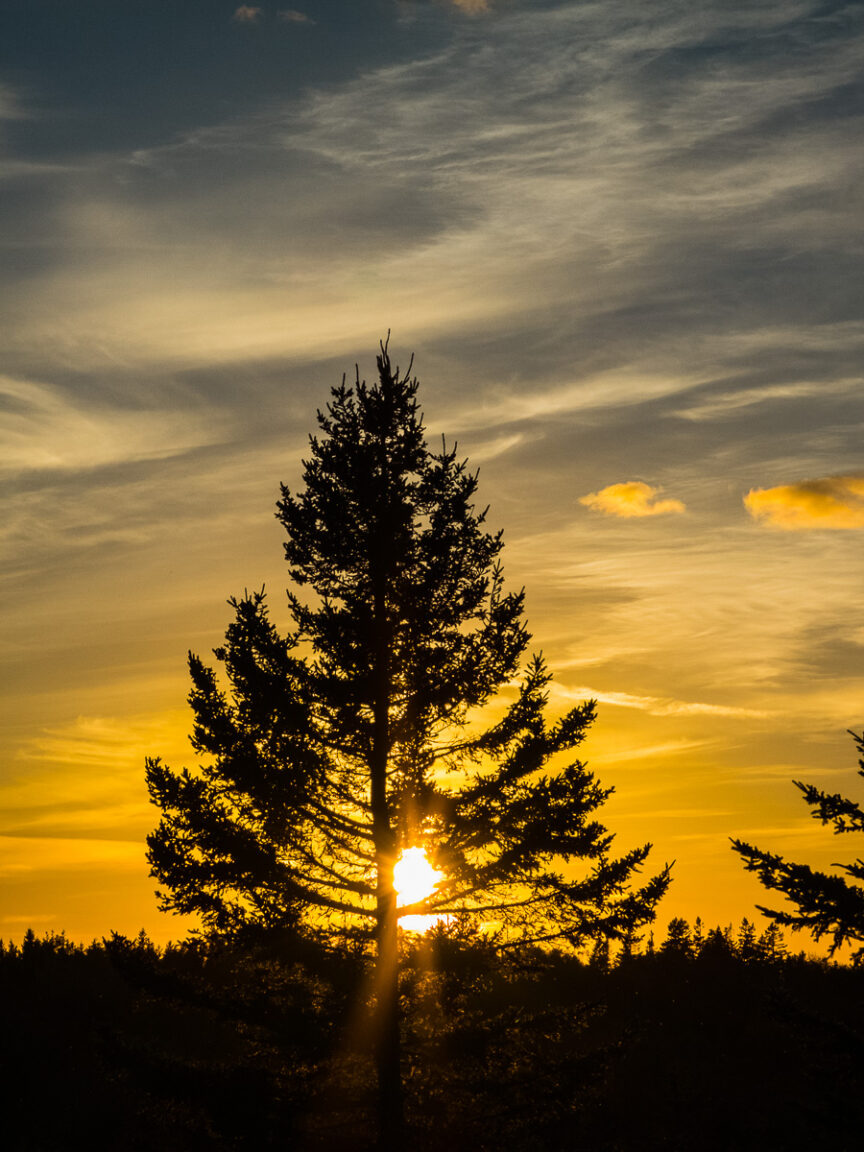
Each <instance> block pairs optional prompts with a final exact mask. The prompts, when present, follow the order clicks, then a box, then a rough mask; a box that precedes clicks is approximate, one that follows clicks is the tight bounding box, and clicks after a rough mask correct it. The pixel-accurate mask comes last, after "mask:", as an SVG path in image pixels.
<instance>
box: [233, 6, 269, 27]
mask: <svg viewBox="0 0 864 1152" xmlns="http://www.w3.org/2000/svg"><path fill="white" fill-rule="evenodd" d="M263 11H264V9H263V8H253V7H252V5H251V4H241V5H240V7H239V8H238V9H237V10H236V11H235V13H234V15H233V17H232V19H233V20H235V21H236V22H237V23H238V24H256V23H257V21H258V17H259V16H260V15H261V13H262V12H263Z"/></svg>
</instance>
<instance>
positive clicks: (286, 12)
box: [276, 8, 315, 24]
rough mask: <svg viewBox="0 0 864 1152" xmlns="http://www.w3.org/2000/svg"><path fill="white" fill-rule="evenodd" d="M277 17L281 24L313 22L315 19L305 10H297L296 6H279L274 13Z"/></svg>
mask: <svg viewBox="0 0 864 1152" xmlns="http://www.w3.org/2000/svg"><path fill="white" fill-rule="evenodd" d="M276 17H277V19H279V20H281V21H282V23H283V24H314V23H315V21H314V20H313V19H312V17H311V16H307V15H306V13H305V12H298V11H297V9H296V8H280V9H279V11H278V12H277V13H276Z"/></svg>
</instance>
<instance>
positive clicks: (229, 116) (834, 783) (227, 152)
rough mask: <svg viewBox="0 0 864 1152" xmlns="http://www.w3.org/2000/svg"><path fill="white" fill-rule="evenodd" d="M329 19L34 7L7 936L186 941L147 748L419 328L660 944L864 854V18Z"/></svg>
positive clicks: (16, 310)
mask: <svg viewBox="0 0 864 1152" xmlns="http://www.w3.org/2000/svg"><path fill="white" fill-rule="evenodd" d="M297 2H298V4H300V7H299V8H297V9H288V8H280V7H278V6H277V5H276V4H269V3H262V4H261V5H260V6H258V5H244V6H241V7H237V5H236V4H235V3H222V2H221V0H183V2H182V3H168V2H164V0H123V2H122V3H118V2H117V0H112V2H110V3H109V2H108V0H80V2H75V3H70V2H69V0H4V3H3V4H2V7H0V242H2V261H0V390H2V395H0V412H2V415H0V444H2V451H0V470H2V472H0V475H2V484H0V501H2V518H0V529H2V556H0V577H2V589H3V595H2V598H0V619H2V624H0V628H2V635H3V638H4V642H3V645H2V651H0V661H2V684H3V693H2V734H0V885H2V887H0V936H3V937H5V938H7V939H8V938H9V937H12V938H13V939H17V938H20V936H21V934H22V933H23V931H24V930H25V928H26V927H27V926H28V925H32V926H33V928H34V929H35V930H36V931H37V932H39V933H41V932H43V931H45V930H47V929H49V928H51V929H57V930H59V929H66V930H67V932H68V933H69V934H70V935H71V936H72V937H73V938H75V939H84V940H87V939H90V938H91V937H93V936H101V935H104V934H107V933H108V932H109V930H111V929H116V930H118V931H123V932H137V930H138V929H139V928H140V927H142V926H144V927H146V929H147V930H148V932H150V934H151V935H152V936H153V937H154V939H156V940H159V941H165V940H167V939H169V938H172V937H173V938H176V937H177V936H178V935H180V934H181V933H182V926H181V925H180V924H179V923H178V922H177V921H176V920H172V919H171V918H170V917H168V916H166V915H164V914H161V913H159V912H158V911H157V908H156V901H155V899H154V897H153V889H154V887H155V882H154V881H153V880H151V879H150V878H149V877H148V874H147V864H146V862H145V860H144V837H145V835H146V834H147V832H148V831H150V830H151V828H152V827H153V825H154V823H155V822H156V820H157V813H156V811H155V809H153V808H152V807H151V806H150V804H149V802H148V799H147V795H146V790H145V787H144V773H143V762H144V757H145V755H147V754H151V755H162V756H163V757H164V758H165V759H166V760H167V761H168V762H169V763H171V764H172V765H174V766H179V765H180V764H182V763H187V764H190V765H191V764H193V763H194V754H193V753H192V751H191V749H190V748H189V746H188V742H187V737H186V734H187V732H188V730H189V726H190V724H189V720H190V714H189V712H188V709H187V707H186V703H185V699H186V694H187V691H188V680H187V673H186V665H185V659H186V651H187V649H189V648H192V649H193V650H194V651H197V652H199V653H202V654H204V655H205V656H206V655H207V654H208V653H209V652H210V650H211V649H212V648H213V647H214V646H215V645H217V644H218V643H219V642H220V641H221V638H222V634H223V632H224V628H225V626H226V625H227V623H228V621H229V618H230V609H229V608H228V607H227V605H226V603H225V602H226V599H227V598H228V597H229V596H230V595H235V594H242V592H243V590H244V588H250V589H252V588H260V587H261V585H262V584H264V585H266V587H267V589H268V590H269V593H270V599H271V605H272V609H273V614H274V617H275V618H276V619H277V621H281V622H286V621H287V612H286V611H285V607H284V597H283V590H284V588H285V584H286V580H287V574H286V571H285V566H284V562H283V561H282V547H281V541H282V529H281V528H280V526H279V525H278V524H277V522H276V520H275V518H274V515H273V513H274V506H275V501H276V498H277V496H278V486H279V482H280V481H284V482H285V483H287V484H288V485H289V486H292V487H295V486H296V485H297V482H298V479H299V474H300V459H301V456H302V455H303V453H304V448H305V443H306V438H307V436H308V434H309V432H310V431H312V429H313V427H314V421H315V410H316V408H317V407H319V406H321V405H323V404H324V403H325V401H326V399H327V396H328V389H329V388H330V387H331V386H332V385H334V384H336V383H338V382H339V380H340V379H341V375H342V372H343V371H345V370H348V371H349V372H353V365H354V363H355V361H356V362H359V364H360V368H361V372H363V373H364V374H365V375H367V377H368V376H370V375H372V374H373V373H374V352H375V349H376V345H377V342H378V340H379V339H380V338H382V337H383V336H384V335H385V334H386V332H387V330H388V329H391V330H392V339H391V351H392V352H393V353H394V358H395V359H397V360H398V361H399V362H400V364H402V366H403V367H404V366H405V364H406V363H407V361H408V359H409V357H410V354H411V353H412V352H414V353H415V370H416V372H417V375H418V376H419V378H420V381H421V392H420V396H421V400H422V404H423V408H424V411H425V413H426V422H427V428H428V431H429V434H430V438H433V439H434V438H438V437H440V435H441V433H446V435H447V438H448V441H450V440H451V439H457V440H458V442H459V445H460V448H461V449H463V450H464V453H465V455H466V456H467V457H468V458H469V459H470V460H471V462H472V463H474V464H477V465H479V467H480V496H481V499H482V502H483V503H484V504H485V503H487V502H488V503H489V504H490V505H491V508H490V513H489V523H490V525H491V526H492V527H494V528H496V529H497V528H503V529H504V539H505V542H506V543H505V550H504V553H503V559H504V570H505V575H506V577H507V580H508V584H509V585H510V586H511V587H520V586H522V585H524V586H525V588H526V590H527V617H528V621H529V625H530V627H531V631H532V633H533V636H534V646H535V648H537V649H542V651H543V652H544V654H545V656H546V658H547V660H548V662H549V664H550V667H551V670H552V671H553V673H554V675H555V685H554V688H553V692H552V701H551V703H552V705H553V707H554V708H555V709H558V710H563V709H564V708H566V707H567V706H568V705H569V704H570V703H571V702H574V701H578V700H579V699H582V698H584V697H587V696H593V697H595V698H596V699H597V700H598V701H599V702H600V708H599V717H598V721H597V724H596V726H595V728H594V730H593V732H592V734H591V736H590V737H589V739H588V741H587V743H586V745H585V746H584V757H585V759H586V760H587V761H588V762H589V763H590V764H591V766H592V767H593V768H595V769H596V771H597V772H598V774H599V776H600V778H601V779H602V780H603V782H604V783H606V784H610V785H614V786H615V788H616V794H615V796H614V798H613V799H612V800H611V801H610V802H609V803H608V805H607V807H606V809H605V817H606V819H607V821H608V823H609V826H610V828H611V829H612V830H613V831H615V832H617V834H618V839H617V841H616V847H617V848H618V849H621V850H623V849H625V848H630V847H633V846H635V845H636V844H638V843H641V842H643V841H644V840H649V839H650V840H651V841H653V843H654V844H655V850H654V853H653V861H654V863H655V865H656V866H659V865H661V864H662V863H663V862H664V861H666V860H672V859H675V860H676V864H675V868H674V875H675V881H674V883H673V886H672V889H671V891H670V894H669V896H668V897H667V898H666V900H665V901H664V903H663V905H661V909H660V915H659V919H660V922H661V924H665V922H666V921H668V919H669V918H670V917H671V916H673V915H684V916H686V917H688V918H689V919H691V920H692V919H693V918H694V917H695V916H696V915H701V916H702V917H703V919H706V920H707V921H708V922H709V923H711V924H713V923H717V922H721V923H727V922H728V921H730V920H734V921H737V920H739V919H740V917H741V916H743V915H747V916H752V915H753V914H754V913H753V905H754V903H755V902H756V901H759V900H762V899H764V893H763V890H762V889H761V888H760V887H759V885H758V882H757V881H756V880H755V879H754V878H753V877H752V876H748V875H747V874H745V873H744V872H743V869H742V867H741V864H740V861H739V859H738V857H736V856H734V855H733V853H732V852H731V851H730V849H729V837H730V836H739V837H742V838H744V839H749V840H751V841H752V842H754V843H756V844H758V845H759V846H760V847H764V848H771V849H773V850H776V851H779V852H781V853H783V854H784V855H789V856H790V857H792V858H793V859H798V860H806V861H807V862H809V863H811V864H813V865H816V866H820V867H827V866H828V865H829V863H830V862H832V861H835V860H844V859H845V860H849V859H852V858H853V857H854V856H855V855H857V854H860V851H861V848H860V845H854V844H847V843H844V842H842V841H837V840H836V839H834V838H833V837H832V836H831V835H830V832H829V831H828V830H826V829H823V828H822V827H821V826H820V825H818V824H817V823H816V822H815V821H813V820H812V819H811V818H810V817H809V814H808V809H807V808H806V806H805V805H804V804H803V802H802V800H801V799H800V796H799V794H798V792H797V790H796V789H795V788H794V787H793V786H792V784H791V781H792V779H804V780H809V781H812V782H814V783H817V784H818V785H819V786H820V787H823V788H827V789H829V790H832V791H842V792H844V793H846V794H849V795H853V796H855V797H856V798H859V799H860V797H861V789H860V787H859V786H860V781H859V780H858V779H857V777H856V776H855V771H854V770H855V767H856V761H855V755H854V746H853V744H852V741H851V739H850V737H849V736H848V735H847V734H846V729H848V728H853V729H857V730H858V731H860V730H861V728H862V727H864V452H862V432H864V378H862V367H861V365H862V351H864V307H862V305H864V263H862V231H861V224H862V206H864V191H862V190H864V148H862V140H864V80H862V77H864V7H862V6H861V5H860V4H857V3H848V4H843V3H831V2H824V3H817V2H815V0H801V2H795V0H751V2H748V3H729V2H728V0H726V2H724V0H652V2H651V3H648V2H647V0H618V2H616V3H614V4H613V3H592V2H586V3H574V2H567V0H557V2H556V0H532V2H528V0H486V2H485V3H484V2H483V0H459V2H456V0H451V2H445V0H439V2H426V3H421V2H419V0H418V2H408V0H297ZM769 902H770V901H769ZM807 943H808V942H807V941H806V939H802V940H801V944H800V946H805V945H807Z"/></svg>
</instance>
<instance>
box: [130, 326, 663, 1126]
mask: <svg viewBox="0 0 864 1152" xmlns="http://www.w3.org/2000/svg"><path fill="white" fill-rule="evenodd" d="M378 375H379V379H378V382H377V383H376V384H375V385H374V386H367V385H366V383H365V381H361V380H360V378H359V372H358V375H357V379H356V381H355V383H354V385H353V387H349V386H347V385H346V383H345V380H344V378H343V381H342V385H341V387H339V388H336V389H334V390H333V393H332V399H331V402H330V404H329V405H328V407H327V410H326V411H325V412H323V413H321V412H319V414H318V423H319V425H320V429H321V435H320V437H312V438H311V440H310V455H309V459H308V460H306V461H305V462H304V469H305V471H304V480H305V490H304V491H303V492H301V493H300V494H298V495H293V494H292V493H290V492H289V491H288V489H287V488H284V487H283V489H282V499H281V500H280V501H279V503H278V512H277V517H278V519H279V520H280V521H281V523H282V524H283V525H284V527H285V529H286V531H287V536H288V540H287V543H286V544H285V554H286V559H287V561H288V565H289V572H290V575H291V578H292V580H293V581H294V584H295V586H298V587H299V588H308V589H309V590H310V593H311V595H310V596H309V598H308V599H307V600H301V599H300V597H299V595H298V594H296V593H294V592H290V593H289V597H288V601H289V606H290V611H291V616H292V619H293V627H292V630H291V631H290V632H289V633H288V635H285V636H283V635H281V634H280V633H279V632H278V631H277V630H276V628H275V626H274V625H273V623H272V622H271V621H270V619H269V616H268V613H267V608H266V604H265V598H264V593H263V592H260V593H253V594H251V595H250V594H248V593H247V594H246V595H244V597H243V598H242V599H240V600H232V601H231V604H232V606H233V608H234V612H235V617H234V620H233V622H232V623H231V625H230V626H229V628H228V631H227V634H226V643H225V645H224V646H223V647H221V648H218V649H216V650H215V655H216V658H217V660H218V661H219V663H220V664H221V665H222V666H223V668H224V671H225V674H226V676H227V681H228V687H227V691H226V690H225V689H224V688H223V687H221V686H220V684H219V682H218V681H217V677H216V674H215V672H214V671H213V670H212V669H211V668H210V667H208V666H206V665H205V664H204V663H203V662H202V661H201V660H200V659H199V658H198V657H197V656H194V655H192V654H190V658H189V665H190V671H191V675H192V684H193V687H192V692H191V694H190V703H191V706H192V709H193V712H194V717H195V723H194V732H193V738H192V743H193V747H194V748H195V749H196V751H198V752H199V753H201V754H202V755H203V756H204V757H205V762H204V764H203V765H202V766H201V767H200V768H199V769H197V770H195V771H190V770H188V769H183V771H182V772H179V773H177V772H174V771H172V770H171V769H170V768H169V767H167V766H166V765H164V764H162V763H161V762H160V761H159V760H158V759H152V760H148V763H147V782H148V786H149V789H150V793H151V797H152V799H153V801H154V802H155V803H156V804H157V805H158V806H159V807H160V808H161V809H162V813H163V815H162V819H161V822H160V824H159V827H158V828H157V829H156V831H155V832H154V833H153V834H152V835H151V836H150V837H149V838H148V844H149V854H148V858H149V861H150V864H151V866H152V872H153V875H155V876H156V877H157V878H158V879H159V881H160V882H161V884H162V885H164V888H165V891H164V892H163V893H161V900H162V907H163V908H164V909H174V910H177V911H179V912H183V913H197V914H198V915H199V916H200V917H201V919H202V921H203V924H204V926H205V929H206V930H207V931H210V932H215V933H234V932H237V931H238V930H240V929H242V928H244V927H248V926H250V925H262V926H264V927H285V926H300V927H304V926H305V927H306V928H310V927H311V928H313V929H316V930H328V929H329V930H331V931H335V930H337V929H345V928H350V926H352V925H354V926H355V929H356V926H359V930H360V931H361V932H362V931H368V932H369V934H370V936H372V937H374V940H375V942H376V955H377V965H376V971H377V984H376V987H377V1003H378V1016H377V1064H378V1076H379V1085H380V1095H381V1108H382V1117H383V1122H384V1143H388V1142H389V1143H394V1142H395V1140H396V1139H397V1136H396V1132H397V1131H398V1128H399V1124H400V1119H399V1117H400V1078H399V1030H398V1029H399V1025H398V997H397V923H398V918H399V916H400V915H403V914H405V913H407V912H412V913H416V912H429V913H433V912H439V913H445V912H450V913H456V912H458V913H460V914H462V915H463V916H469V917H472V916H473V917H474V918H475V919H476V918H479V919H483V920H494V921H495V922H496V923H497V924H499V925H500V926H501V928H502V932H503V937H504V938H505V939H510V940H513V941H515V940H518V941H519V942H520V943H523V944H530V943H540V942H547V941H559V942H569V943H570V944H571V945H573V946H579V945H582V944H583V943H585V942H590V941H592V940H607V939H609V938H617V937H619V936H620V935H621V934H622V933H626V932H628V931H632V930H634V929H635V928H636V927H637V926H638V925H640V924H643V923H645V922H647V921H649V920H651V919H652V918H653V915H654V908H655V905H656V904H657V901H658V900H659V899H660V897H661V896H662V894H663V893H664V891H665V890H666V887H667V885H668V882H669V875H668V869H664V870H663V871H662V872H661V873H660V874H659V875H657V876H655V877H654V878H653V879H651V880H650V881H649V882H648V883H647V884H645V885H644V886H643V887H641V888H640V889H638V890H634V889H633V888H632V887H631V883H632V879H633V875H634V873H635V872H636V871H638V869H639V868H640V866H641V865H642V863H643V861H644V860H645V858H646V856H647V854H648V851H649V848H650V845H645V846H643V847H640V848H636V849H634V850H632V851H630V852H628V853H626V854H625V855H624V856H622V857H620V858H618V859H613V858H612V857H611V856H610V847H611V843H612V839H613V837H612V836H611V835H610V834H609V833H608V832H607V830H606V829H605V828H604V827H603V825H602V824H600V823H599V822H598V821H597V820H596V819H595V818H594V815H595V813H596V811H597V809H598V808H599V807H600V806H601V805H602V804H603V802H604V801H605V799H606V798H607V797H608V795H609V793H610V791H611V789H604V788H602V787H601V786H600V785H599V784H598V783H597V782H596V780H595V779H594V777H593V775H592V774H591V773H590V772H588V771H587V770H586V768H585V766H584V765H583V764H582V763H580V762H579V761H578V760H571V761H569V762H564V763H562V762H561V757H562V755H564V754H566V753H567V752H569V751H570V750H571V749H573V748H574V747H576V746H577V745H579V744H580V743H581V742H582V740H583V738H584V736H585V733H586V730H587V728H588V727H589V725H590V724H591V722H592V720H593V719H594V711H595V710H594V704H593V702H588V703H584V704H581V705H579V706H578V707H575V708H573V709H571V710H570V711H569V712H567V713H566V715H564V716H562V717H561V718H559V719H557V720H556V721H554V722H552V723H550V722H548V721H547V719H546V715H545V710H546V703H547V691H546V689H547V684H548V682H549V679H550V677H549V674H548V673H547V671H546V668H545V666H544V663H543V661H542V659H541V658H540V657H536V656H535V657H534V658H533V659H532V660H530V661H529V663H528V664H527V667H526V668H525V670H524V672H523V673H522V675H521V680H520V682H519V685H518V688H516V689H515V699H512V700H511V702H510V703H509V705H508V706H507V707H505V708H504V710H503V713H502V714H501V715H500V718H499V719H498V720H497V721H496V722H495V723H493V724H492V725H491V727H482V726H481V724H480V722H479V720H478V710H479V709H480V708H481V707H482V706H483V705H485V704H487V702H489V701H490V699H491V698H492V696H493V695H494V694H495V693H496V692H497V691H498V690H499V689H500V688H501V687H502V686H504V685H506V684H508V683H510V682H511V681H512V680H513V677H514V675H515V674H516V673H517V670H518V668H519V664H520V660H521V657H522V656H523V653H524V651H525V648H526V646H527V643H528V639H529V637H528V633H527V630H526V627H525V624H524V622H523V620H522V613H523V593H521V592H519V593H507V592H505V590H504V585H503V577H502V573H501V568H500V564H499V554H500V552H501V548H502V539H501V533H500V532H499V533H490V532H488V531H487V530H486V528H485V516H486V513H485V512H480V511H478V510H477V509H476V508H475V506H474V503H473V501H474V496H475V493H476V489H477V475H476V473H473V472H470V471H469V470H468V468H467V466H466V463H465V462H464V461H460V460H459V459H458V458H457V455H456V449H455V447H454V448H452V449H448V448H447V447H446V444H442V448H441V451H440V452H437V453H435V452H432V451H431V450H430V449H429V447H427V445H426V442H425V437H424V428H423V423H422V417H421V415H420V412H419V408H418V404H417V399H416V392H417V381H416V379H414V378H412V377H411V375H410V366H409V370H408V372H407V373H405V374H404V375H403V374H401V373H400V371H399V369H398V367H396V368H395V369H394V368H393V367H392V365H391V361H390V357H389V355H388V351H387V347H386V345H382V346H381V351H380V355H379V356H378ZM406 846H422V847H424V848H425V849H426V851H427V854H428V856H429V857H430V859H431V861H432V862H433V863H434V864H435V865H436V866H437V867H438V868H439V869H441V870H442V871H443V873H444V877H445V878H444V880H443V881H442V882H441V883H440V884H439V885H438V887H437V889H436V891H435V893H434V894H433V895H432V896H431V897H430V898H429V899H427V900H425V901H423V902H420V903H419V904H415V905H412V906H406V907H404V908H398V909H397V898H396V893H395V891H394V884H393V869H394V865H395V863H396V861H397V858H398V856H399V853H400V850H401V849H403V848H404V847H406Z"/></svg>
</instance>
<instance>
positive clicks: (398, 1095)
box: [370, 536, 404, 1152]
mask: <svg viewBox="0 0 864 1152" xmlns="http://www.w3.org/2000/svg"><path fill="white" fill-rule="evenodd" d="M384 538H385V539H387V537H386V536H385V537H384ZM382 551H383V550H382ZM376 567H377V565H376ZM386 572H387V565H386V563H383V564H381V565H380V567H378V579H377V580H376V581H375V592H374V597H375V599H374V612H375V620H376V645H375V648H376V650H375V657H374V673H373V674H374V698H373V714H374V722H373V736H372V757H371V763H370V770H371V771H370V777H371V779H370V784H371V788H370V800H371V807H372V828H373V836H374V840H375V856H376V865H377V878H376V888H377V893H376V897H377V908H376V914H377V946H378V947H377V961H376V971H375V1066H376V1071H377V1075H378V1147H379V1148H380V1149H382V1150H384V1152H397V1150H401V1147H402V1132H403V1125H404V1115H403V1105H402V1070H401V1060H400V1042H399V936H398V919H397V916H396V892H395V890H394V888H393V866H394V864H395V863H396V859H395V857H396V837H395V835H394V831H393V823H392V819H391V811H390V798H389V796H388V789H387V761H388V758H389V755H390V628H389V622H388V620H387V611H386V597H385V588H386V586H387V581H386V575H385V574H386Z"/></svg>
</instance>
